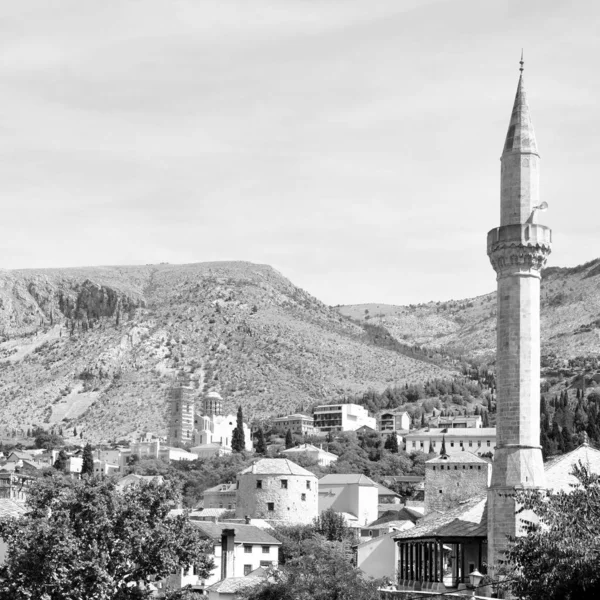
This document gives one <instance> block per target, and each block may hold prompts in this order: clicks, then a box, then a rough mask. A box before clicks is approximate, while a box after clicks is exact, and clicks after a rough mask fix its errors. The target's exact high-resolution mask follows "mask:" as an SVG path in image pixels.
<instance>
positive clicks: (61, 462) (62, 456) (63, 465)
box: [52, 450, 69, 471]
mask: <svg viewBox="0 0 600 600" xmlns="http://www.w3.org/2000/svg"><path fill="white" fill-rule="evenodd" d="M68 460H69V457H68V456H67V453H66V452H65V451H64V450H60V451H59V453H58V456H57V457H56V460H55V461H54V464H53V465H52V466H53V467H54V468H55V469H56V470H57V471H66V469H67V461H68Z"/></svg>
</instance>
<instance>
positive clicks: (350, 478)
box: [319, 473, 377, 487]
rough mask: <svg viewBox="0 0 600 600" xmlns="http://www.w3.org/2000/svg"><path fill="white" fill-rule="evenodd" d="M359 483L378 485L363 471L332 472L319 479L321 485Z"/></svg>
mask: <svg viewBox="0 0 600 600" xmlns="http://www.w3.org/2000/svg"><path fill="white" fill-rule="evenodd" d="M348 484H358V485H364V486H373V487H377V484H376V483H375V482H374V481H373V480H372V479H369V478H368V477H367V476H366V475H363V474H362V473H347V474H338V473H335V474H330V475H325V476H324V477H321V479H319V487H321V486H323V485H348Z"/></svg>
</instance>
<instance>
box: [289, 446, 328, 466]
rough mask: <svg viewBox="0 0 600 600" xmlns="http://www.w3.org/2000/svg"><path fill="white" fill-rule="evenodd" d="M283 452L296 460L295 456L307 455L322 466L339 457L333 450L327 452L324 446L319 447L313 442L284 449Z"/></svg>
mask: <svg viewBox="0 0 600 600" xmlns="http://www.w3.org/2000/svg"><path fill="white" fill-rule="evenodd" d="M281 454H284V455H285V457H286V458H289V459H291V460H294V457H295V456H298V455H306V456H307V457H308V458H309V459H311V460H313V461H314V462H316V463H317V464H319V465H321V466H322V467H327V466H329V465H330V464H331V463H334V462H335V461H336V460H337V459H338V457H337V454H333V452H327V451H326V450H323V449H322V448H317V447H316V446H313V444H300V445H299V446H295V447H294V448H288V449H287V450H282V451H281Z"/></svg>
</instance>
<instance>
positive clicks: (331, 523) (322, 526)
mask: <svg viewBox="0 0 600 600" xmlns="http://www.w3.org/2000/svg"><path fill="white" fill-rule="evenodd" d="M314 525H315V531H316V532H317V533H318V534H319V535H322V536H323V537H324V538H325V539H326V540H327V541H329V542H342V541H343V540H344V539H346V538H347V537H348V536H349V535H350V529H349V528H348V526H347V525H346V519H344V516H343V515H342V514H340V513H338V512H335V510H333V508H328V509H327V510H324V511H323V512H322V513H321V514H320V515H319V516H318V517H315V519H314Z"/></svg>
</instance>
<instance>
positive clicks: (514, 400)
mask: <svg viewBox="0 0 600 600" xmlns="http://www.w3.org/2000/svg"><path fill="white" fill-rule="evenodd" d="M500 161H501V174H500V181H501V185H500V227H497V228H495V229H492V230H491V231H490V232H489V233H488V237H487V253H488V256H489V257H490V261H491V263H492V266H493V267H494V270H495V271H496V273H497V278H496V279H497V285H498V291H497V300H496V302H497V315H498V323H497V328H496V329H497V350H496V381H497V400H496V408H497V416H496V427H497V446H496V453H495V456H494V469H493V473H492V482H491V485H490V489H489V491H488V512H489V520H488V563H489V564H490V568H491V574H492V575H493V574H494V569H495V566H496V565H497V564H498V563H499V561H500V560H501V559H502V555H503V552H504V549H505V548H506V545H507V543H508V536H515V535H519V533H520V526H519V524H518V521H519V519H518V517H517V516H516V514H515V512H516V507H515V502H514V498H513V493H512V492H513V490H514V489H515V487H519V488H526V489H527V488H544V487H545V485H546V480H545V476H544V464H543V460H542V450H541V447H540V280H541V271H542V268H543V267H544V265H545V264H546V259H547V258H548V255H549V254H550V245H551V242H552V232H551V230H550V229H549V228H548V227H545V226H543V225H538V224H536V222H535V221H536V216H537V211H538V210H539V209H543V208H544V206H542V205H540V197H539V191H540V190H539V169H540V155H539V154H538V149H537V143H536V139H535V134H534V131H533V125H532V123H531V118H530V115H529V106H528V104H527V97H526V94H525V84H524V80H523V61H522V60H521V76H520V77H519V83H518V85H517V93H516V97H515V101H514V105H513V109H512V114H511V118H510V123H509V126H508V133H507V135H506V141H505V143H504V149H503V152H502V157H501V159H500Z"/></svg>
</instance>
